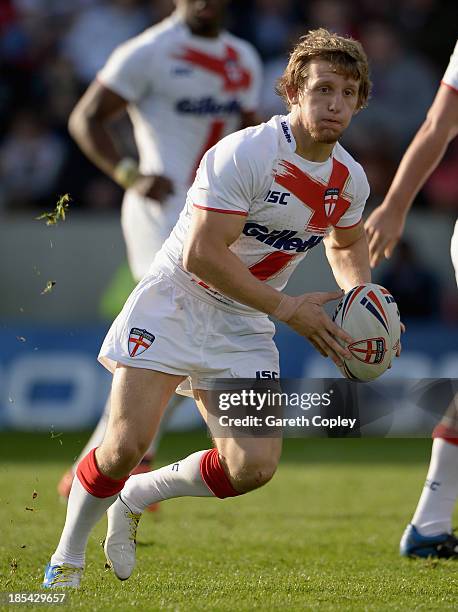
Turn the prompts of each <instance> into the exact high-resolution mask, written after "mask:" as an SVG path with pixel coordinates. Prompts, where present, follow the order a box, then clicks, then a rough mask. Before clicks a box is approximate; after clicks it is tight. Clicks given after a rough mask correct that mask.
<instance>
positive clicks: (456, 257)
mask: <svg viewBox="0 0 458 612" xmlns="http://www.w3.org/2000/svg"><path fill="white" fill-rule="evenodd" d="M450 253H451V255H452V263H453V267H454V268H455V276H456V284H457V285H458V219H457V221H456V223H455V231H454V232H453V236H452V242H451V244H450Z"/></svg>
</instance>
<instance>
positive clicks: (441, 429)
mask: <svg viewBox="0 0 458 612" xmlns="http://www.w3.org/2000/svg"><path fill="white" fill-rule="evenodd" d="M432 437H433V438H442V439H443V440H445V441H446V442H450V444H455V446H458V431H457V430H456V429H454V428H453V427H447V425H444V424H443V423H439V425H436V427H435V428H434V429H433V435H432Z"/></svg>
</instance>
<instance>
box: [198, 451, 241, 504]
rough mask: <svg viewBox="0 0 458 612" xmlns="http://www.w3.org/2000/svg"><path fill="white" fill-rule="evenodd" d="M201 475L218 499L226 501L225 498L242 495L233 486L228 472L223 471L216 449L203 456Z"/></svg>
mask: <svg viewBox="0 0 458 612" xmlns="http://www.w3.org/2000/svg"><path fill="white" fill-rule="evenodd" d="M200 473H201V475H202V479H203V481H204V482H205V484H206V485H207V487H208V488H209V489H210V491H211V492H212V493H213V495H215V496H216V497H219V498H220V499H224V498H225V497H235V496H236V495H240V493H239V492H238V491H236V490H235V489H234V487H233V486H232V485H231V482H230V480H229V478H228V477H227V475H226V472H225V471H224V470H223V468H222V466H221V463H220V460H219V455H218V450H217V449H216V448H212V449H211V450H209V451H207V452H206V453H205V455H202V458H201V460H200Z"/></svg>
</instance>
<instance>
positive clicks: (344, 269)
mask: <svg viewBox="0 0 458 612" xmlns="http://www.w3.org/2000/svg"><path fill="white" fill-rule="evenodd" d="M325 248H326V257H327V259H328V262H329V265H330V266H331V269H332V273H333V274H334V278H335V279H336V282H337V284H338V286H339V287H340V288H341V289H343V290H344V291H345V292H347V291H349V290H350V289H351V288H352V287H355V286H356V285H361V284H362V283H370V282H371V269H370V265H369V249H368V246H367V239H366V236H365V234H363V235H361V236H360V238H359V239H358V240H357V241H356V242H354V243H353V244H351V245H350V246H347V247H338V246H336V245H332V244H329V243H325Z"/></svg>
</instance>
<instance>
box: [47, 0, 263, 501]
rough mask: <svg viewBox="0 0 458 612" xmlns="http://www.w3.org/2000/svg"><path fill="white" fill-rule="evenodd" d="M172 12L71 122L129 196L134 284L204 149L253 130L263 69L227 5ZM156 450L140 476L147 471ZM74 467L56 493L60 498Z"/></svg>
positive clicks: (192, 5) (109, 69) (115, 57)
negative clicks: (128, 149) (115, 128)
mask: <svg viewBox="0 0 458 612" xmlns="http://www.w3.org/2000/svg"><path fill="white" fill-rule="evenodd" d="M175 4H176V11H175V13H173V14H172V15H171V16H170V17H168V18H166V19H164V20H163V21H162V22H161V23H159V24H157V25H155V26H154V27H151V28H149V29H147V30H146V31H145V32H143V33H142V34H140V35H139V36H136V37H134V38H132V39H130V40H128V41H127V42H125V43H124V44H122V45H120V46H119V47H118V48H117V49H116V50H115V51H114V52H113V53H112V55H111V56H110V58H109V60H108V61H107V63H106V65H105V66H104V68H102V70H101V71H100V72H99V73H98V75H97V78H96V79H95V80H94V81H93V82H92V83H91V84H90V86H89V88H88V89H87V91H86V93H85V94H84V95H83V97H82V98H81V100H80V101H79V102H78V104H77V106H76V107H75V109H74V111H73V112H72V114H71V116H70V121H69V130H70V132H71V134H72V136H73V138H74V139H75V141H76V142H77V143H78V145H79V146H80V148H81V149H82V150H83V151H84V153H85V154H86V155H87V157H88V158H89V159H90V160H91V161H92V162H93V163H94V164H95V165H96V166H98V167H99V168H100V169H101V170H102V171H103V172H105V173H106V174H107V175H108V176H110V177H111V178H112V179H113V180H114V181H116V182H117V183H118V184H119V185H120V186H121V187H122V188H124V189H125V190H126V193H125V196H124V200H123V205H122V213H121V222H122V229H123V233H124V238H125V241H126V245H127V255H128V260H129V265H130V269H131V271H132V275H133V277H134V279H135V280H136V281H139V280H140V279H141V278H142V276H143V275H144V274H145V273H146V272H147V271H148V268H149V265H150V263H151V261H152V259H153V257H154V255H155V253H156V252H157V251H158V250H159V249H160V247H161V245H162V243H163V241H164V240H165V239H166V238H167V236H168V235H169V234H170V231H171V229H172V228H173V226H174V225H175V222H176V220H177V218H178V215H179V212H180V210H181V208H182V207H183V202H184V200H185V196H186V191H187V189H188V187H189V186H190V185H191V183H192V181H193V180H194V176H195V173H196V169H197V166H198V165H199V162H200V160H201V158H202V155H203V154H204V153H205V151H207V149H209V148H210V147H212V146H213V145H214V144H216V142H218V140H220V139H221V138H222V137H223V136H226V135H227V134H229V133H231V132H234V131H236V130H238V129H240V128H243V127H247V126H249V125H253V124H255V123H256V122H257V117H256V114H255V112H254V111H255V109H256V108H257V106H258V103H259V100H258V97H259V89H260V82H261V63H260V59H259V58H258V55H257V52H256V51H255V49H254V47H252V46H251V45H250V44H249V43H247V42H245V41H243V40H241V39H240V38H237V37H235V36H233V35H231V34H229V33H228V32H226V31H224V30H222V26H223V21H224V14H225V8H226V5H227V0H176V3H175ZM123 113H127V114H128V116H129V118H130V120H131V122H132V125H133V130H134V136H135V143H136V146H137V150H138V156H139V162H138V163H137V161H136V160H134V159H133V158H131V157H128V156H123V154H122V153H120V152H118V150H117V146H116V143H115V140H114V138H113V135H112V133H111V132H110V129H109V127H110V126H109V124H110V122H112V121H113V119H117V118H118V117H119V116H120V115H122V114H123ZM177 403H178V402H175V403H174V402H173V401H172V402H171V404H170V406H169V410H168V411H167V413H166V414H167V417H165V418H166V419H167V420H168V419H170V416H171V415H172V413H173V410H174V409H175V407H176V406H177ZM109 405H110V398H108V400H107V403H106V407H105V411H104V413H103V415H102V417H101V419H100V421H99V423H98V425H97V427H96V429H95V430H94V433H93V434H92V436H91V438H90V440H89V441H88V443H87V445H86V447H85V448H84V449H83V451H82V453H81V455H80V457H82V456H85V455H86V454H87V452H88V451H89V450H91V449H92V448H94V447H96V446H98V445H99V444H100V443H101V441H102V439H103V436H104V433H105V429H106V424H107V418H108V413H109ZM155 444H157V439H156V440H155V441H153V444H152V447H151V448H150V449H149V451H148V453H147V454H146V455H145V458H144V459H143V461H142V462H141V463H140V464H139V466H138V467H137V468H136V472H137V473H138V472H142V471H145V470H147V469H148V468H149V464H150V460H151V457H152V453H153V452H154V446H155ZM78 461H79V458H78V459H77V460H76V462H75V464H74V465H73V466H72V468H71V469H69V470H68V471H67V472H66V473H65V474H64V475H63V477H62V479H61V481H60V483H59V485H58V492H59V494H60V495H61V496H62V497H65V498H67V497H68V495H69V492H70V488H71V484H72V480H73V476H74V473H75V470H76V466H77V464H78Z"/></svg>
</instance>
